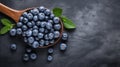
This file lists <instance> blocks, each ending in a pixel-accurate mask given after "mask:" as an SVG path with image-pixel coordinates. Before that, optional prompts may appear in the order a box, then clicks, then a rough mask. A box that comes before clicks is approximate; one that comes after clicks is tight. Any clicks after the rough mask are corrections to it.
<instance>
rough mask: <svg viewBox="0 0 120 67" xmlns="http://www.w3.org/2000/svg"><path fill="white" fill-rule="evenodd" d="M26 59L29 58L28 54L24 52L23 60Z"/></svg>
mask: <svg viewBox="0 0 120 67" xmlns="http://www.w3.org/2000/svg"><path fill="white" fill-rule="evenodd" d="M28 60H29V55H28V54H26V53H25V54H24V55H23V61H28Z"/></svg>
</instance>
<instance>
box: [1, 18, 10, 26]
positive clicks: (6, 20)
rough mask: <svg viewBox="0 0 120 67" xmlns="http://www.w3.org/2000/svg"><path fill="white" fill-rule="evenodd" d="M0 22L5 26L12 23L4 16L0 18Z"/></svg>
mask: <svg viewBox="0 0 120 67" xmlns="http://www.w3.org/2000/svg"><path fill="white" fill-rule="evenodd" d="M1 22H2V24H3V25H5V26H11V24H12V23H11V21H9V20H8V19H5V18H3V19H1Z"/></svg>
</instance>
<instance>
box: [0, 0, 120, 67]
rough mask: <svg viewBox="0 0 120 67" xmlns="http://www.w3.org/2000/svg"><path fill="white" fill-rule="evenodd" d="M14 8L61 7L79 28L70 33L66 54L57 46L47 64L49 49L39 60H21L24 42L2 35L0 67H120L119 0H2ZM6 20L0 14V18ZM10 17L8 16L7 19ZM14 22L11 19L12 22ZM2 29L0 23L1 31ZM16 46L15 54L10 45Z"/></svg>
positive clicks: (0, 41) (0, 39)
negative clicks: (50, 60) (25, 61)
mask: <svg viewBox="0 0 120 67" xmlns="http://www.w3.org/2000/svg"><path fill="white" fill-rule="evenodd" d="M0 2H1V3H3V4H5V5H7V6H9V7H11V8H13V9H25V8H28V7H37V6H41V5H43V6H45V7H47V8H50V9H52V8H54V7H61V8H62V9H63V10H64V12H63V14H64V15H65V16H67V17H69V18H71V19H72V20H73V21H74V23H75V24H76V25H77V28H76V29H75V30H73V31H68V33H69V35H70V36H69V41H68V43H67V44H68V49H67V51H66V52H65V53H61V52H60V51H59V47H58V45H57V46H55V52H54V54H53V57H54V60H53V61H52V62H51V63H48V62H47V61H46V59H47V49H38V50H37V51H38V52H37V53H38V59H37V60H36V61H31V62H28V63H23V62H22V61H21V56H22V54H23V53H24V48H25V45H26V44H25V43H24V42H23V41H22V39H21V38H19V37H10V36H9V34H5V35H2V36H0V67H120V1H119V0H59V1H58V0H0ZM4 17H6V16H5V15H3V14H1V13H0V18H4ZM7 18H8V17H7ZM9 19H10V18H9ZM11 21H12V20H11ZM1 27H2V25H1V23H0V28H1ZM12 43H16V44H17V46H18V48H17V51H16V52H13V53H12V52H11V51H10V49H9V46H10V44H12Z"/></svg>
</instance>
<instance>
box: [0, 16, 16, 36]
mask: <svg viewBox="0 0 120 67" xmlns="http://www.w3.org/2000/svg"><path fill="white" fill-rule="evenodd" d="M1 22H2V24H3V25H4V27H3V28H2V29H1V30H0V34H5V33H7V32H8V31H9V30H10V29H12V28H13V26H14V24H12V23H11V22H10V21H9V20H8V19H5V18H3V19H1Z"/></svg>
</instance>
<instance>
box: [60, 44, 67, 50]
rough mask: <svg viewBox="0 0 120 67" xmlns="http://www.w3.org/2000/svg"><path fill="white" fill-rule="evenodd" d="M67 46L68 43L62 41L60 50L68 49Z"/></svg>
mask: <svg viewBox="0 0 120 67" xmlns="http://www.w3.org/2000/svg"><path fill="white" fill-rule="evenodd" d="M66 48H67V45H66V44H65V43H61V44H60V50H62V51H63V50H66Z"/></svg>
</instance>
